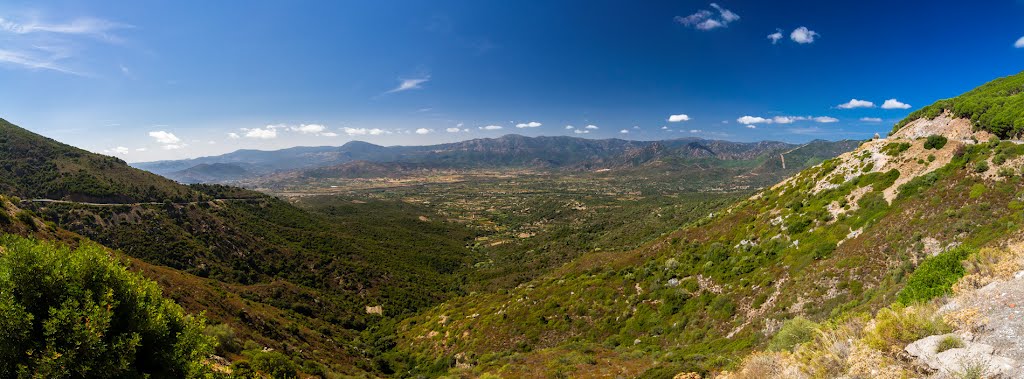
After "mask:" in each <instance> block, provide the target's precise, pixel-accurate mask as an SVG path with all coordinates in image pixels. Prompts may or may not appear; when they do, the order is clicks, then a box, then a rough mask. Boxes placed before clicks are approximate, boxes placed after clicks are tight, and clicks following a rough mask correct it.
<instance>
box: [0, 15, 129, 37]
mask: <svg viewBox="0 0 1024 379" xmlns="http://www.w3.org/2000/svg"><path fill="white" fill-rule="evenodd" d="M128 28H132V26H131V25H128V24H122V23H118V22H113V21H107V20H103V19H98V18H91V17H83V18H77V19H74V20H71V21H69V22H64V23H46V22H41V21H39V20H37V19H36V20H32V21H28V22H23V23H22V22H17V21H13V20H9V19H6V18H3V17H0V30H2V31H6V32H10V33H15V34H32V33H51V34H65V35H85V36H92V37H95V38H99V39H102V40H105V41H108V42H121V41H122V40H121V38H120V37H119V36H117V35H116V34H114V31H117V30H121V29H128Z"/></svg>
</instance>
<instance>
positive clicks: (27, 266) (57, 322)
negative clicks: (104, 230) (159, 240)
mask: <svg viewBox="0 0 1024 379" xmlns="http://www.w3.org/2000/svg"><path fill="white" fill-rule="evenodd" d="M0 246H3V247H4V254H3V255H2V256H0V336H3V344H2V345H0V377H4V378H10V377H15V376H23V375H24V376H33V377H51V378H52V377H93V378H141V377H157V378H172V377H175V378H183V377H196V376H199V375H201V374H203V373H204V372H205V371H206V367H205V365H204V363H203V359H205V358H206V357H207V356H208V355H209V354H210V353H211V352H212V349H211V347H210V346H211V341H210V339H209V338H208V337H205V336H203V334H202V330H203V321H202V320H201V319H199V318H196V317H192V316H189V315H187V314H185V312H184V311H183V310H182V309H181V307H180V306H178V305H177V304H175V303H174V302H172V301H171V300H169V299H165V298H163V297H162V296H161V294H160V289H159V287H157V285H156V283H154V282H152V281H149V280H147V279H145V278H143V277H141V276H140V275H138V274H135V273H132V272H130V271H128V270H127V269H126V268H125V267H123V266H121V265H120V264H119V263H118V262H117V261H116V260H115V259H114V258H112V257H111V256H110V255H108V254H107V253H106V252H105V251H104V250H103V249H102V248H101V247H100V246H98V245H93V244H82V245H81V246H79V247H78V248H77V249H75V250H70V249H69V248H67V247H65V246H61V245H56V244H49V243H40V242H35V241H32V240H28V239H24V238H20V237H14V236H4V237H0Z"/></svg>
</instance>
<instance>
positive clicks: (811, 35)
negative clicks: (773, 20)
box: [789, 26, 819, 44]
mask: <svg viewBox="0 0 1024 379" xmlns="http://www.w3.org/2000/svg"><path fill="white" fill-rule="evenodd" d="M818 36H819V34H818V32H815V31H813V30H810V29H807V27H806V26H801V27H799V28H796V29H793V32H792V33H789V39H791V40H793V42H796V43H801V44H803V43H812V42H814V39H815V38H817V37H818Z"/></svg>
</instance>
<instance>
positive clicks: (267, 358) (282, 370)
mask: <svg viewBox="0 0 1024 379" xmlns="http://www.w3.org/2000/svg"><path fill="white" fill-rule="evenodd" d="M252 367H253V368H254V369H256V370H257V371H259V372H262V373H264V374H267V375H269V376H270V377H271V378H274V379H290V378H297V377H298V376H299V374H298V370H299V366H298V365H296V364H295V362H292V361H291V359H288V356H287V355H284V354H282V353H280V352H276V351H269V352H263V351H261V352H257V353H255V354H254V355H253V357H252Z"/></svg>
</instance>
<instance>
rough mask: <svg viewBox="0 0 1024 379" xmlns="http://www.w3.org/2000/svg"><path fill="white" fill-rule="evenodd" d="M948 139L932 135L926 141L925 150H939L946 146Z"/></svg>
mask: <svg viewBox="0 0 1024 379" xmlns="http://www.w3.org/2000/svg"><path fill="white" fill-rule="evenodd" d="M946 142H947V140H946V137H945V136H940V135H938V134H932V135H930V136H928V139H926V140H924V148H925V149H929V150H938V149H941V148H942V147H943V146H946Z"/></svg>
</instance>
